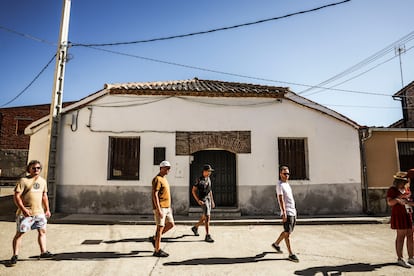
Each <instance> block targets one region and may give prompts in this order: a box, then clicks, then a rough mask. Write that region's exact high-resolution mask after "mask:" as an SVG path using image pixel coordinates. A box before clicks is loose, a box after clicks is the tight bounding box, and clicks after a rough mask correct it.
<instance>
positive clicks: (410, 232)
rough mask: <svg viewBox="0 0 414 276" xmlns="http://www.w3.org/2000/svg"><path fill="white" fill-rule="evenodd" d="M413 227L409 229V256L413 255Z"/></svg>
mask: <svg viewBox="0 0 414 276" xmlns="http://www.w3.org/2000/svg"><path fill="white" fill-rule="evenodd" d="M413 245H414V243H413V229H408V230H407V252H408V258H412V257H413V249H414V248H413Z"/></svg>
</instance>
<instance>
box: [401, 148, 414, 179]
mask: <svg viewBox="0 0 414 276" xmlns="http://www.w3.org/2000/svg"><path fill="white" fill-rule="evenodd" d="M398 161H399V162H400V170H401V171H405V172H406V171H408V170H409V169H412V168H414V142H412V141H411V142H410V141H398Z"/></svg>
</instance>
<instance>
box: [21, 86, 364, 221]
mask: <svg viewBox="0 0 414 276" xmlns="http://www.w3.org/2000/svg"><path fill="white" fill-rule="evenodd" d="M358 129H359V125H358V124H356V123H355V122H353V121H352V120H350V119H348V118H346V117H345V116H342V115H341V114H338V113H336V112H334V111H332V110H330V109H328V108H326V107H323V106H321V105H318V104H316V103H314V102H311V101H309V100H307V99H305V98H303V97H300V96H298V95H296V94H295V93H293V92H291V91H290V90H289V89H288V88H283V87H273V86H263V85H253V84H246V83H232V82H223V81H212V80H200V79H197V78H195V79H192V80H184V81H171V82H146V83H123V84H108V85H105V87H104V89H103V90H101V91H98V92H96V93H94V94H92V95H90V96H88V97H86V98H84V99H82V100H80V101H79V102H76V103H75V104H72V105H70V106H68V107H66V108H64V109H63V112H62V120H61V124H60V136H59V147H58V178H57V180H58V181H57V186H56V193H57V194H56V208H57V211H60V212H72V213H101V214H151V213H152V210H151V180H152V178H153V177H154V176H155V175H156V174H157V173H158V171H159V167H158V164H159V163H160V162H161V161H162V160H164V159H166V160H168V161H170V162H171V164H172V170H171V172H170V174H169V175H168V176H167V177H168V180H169V182H170V185H171V187H172V197H173V198H172V202H173V208H174V212H175V213H176V214H180V215H188V214H191V212H192V211H193V210H194V208H193V207H196V206H195V204H194V202H192V199H191V193H190V189H191V185H192V183H193V181H194V179H195V178H196V177H197V176H198V175H199V174H200V173H201V167H202V165H203V164H205V163H208V164H211V165H212V167H213V168H214V169H215V172H214V174H213V175H212V181H213V192H214V197H215V200H216V204H217V208H216V209H217V211H216V212H232V213H236V214H241V215H270V214H274V213H276V212H277V210H278V205H277V201H276V197H275V183H276V182H277V180H278V166H279V165H281V164H286V165H288V166H289V167H290V170H291V180H290V184H291V186H292V189H293V192H294V195H295V198H296V202H297V208H298V212H299V214H300V215H327V214H329V215H334V214H357V213H361V212H362V198H361V197H362V193H361V169H360V160H361V158H360V146H359V136H358ZM47 131H48V117H45V118H42V119H40V120H38V121H36V122H34V123H32V124H31V125H30V126H29V127H28V128H27V129H26V134H29V135H30V136H31V139H30V150H29V159H40V160H45V159H46V150H45V149H46V148H47V147H46V143H47ZM195 210H197V211H198V208H197V209H195Z"/></svg>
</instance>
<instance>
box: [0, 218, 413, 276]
mask: <svg viewBox="0 0 414 276" xmlns="http://www.w3.org/2000/svg"><path fill="white" fill-rule="evenodd" d="M281 230H282V227H281V226H280V225H236V226H213V227H212V237H213V238H214V239H215V242H214V243H211V244H210V243H206V242H204V241H203V234H204V229H200V231H199V232H200V234H201V236H199V237H196V236H193V235H192V232H191V230H190V225H177V226H176V227H175V228H174V229H173V230H171V231H170V232H169V233H167V234H166V235H165V238H164V239H163V243H162V248H163V250H164V251H166V252H168V253H170V256H169V257H168V258H155V257H153V256H152V252H153V247H152V245H151V243H150V242H149V240H148V237H149V236H150V235H152V234H153V232H154V226H152V225H73V224H72V225H70V224H50V225H48V249H49V250H50V251H51V252H52V253H55V254H56V255H55V256H54V257H53V258H51V259H48V260H43V259H42V260H39V259H38V258H37V256H38V255H39V248H38V245H37V233H36V231H32V232H29V233H27V234H26V236H25V237H24V239H23V246H22V249H21V253H20V256H19V258H20V261H19V262H18V263H17V265H16V266H14V267H9V266H8V260H9V259H10V257H11V254H12V251H11V240H12V238H13V235H14V231H15V223H14V222H4V221H3V222H0V244H1V251H0V260H1V261H0V275H19V276H23V275H31V276H32V275H36V276H40V275H76V276H82V275H238V276H239V275H414V268H412V269H406V268H402V267H399V266H397V265H396V264H395V262H396V257H395V253H394V240H395V233H394V231H393V230H391V229H390V228H389V224H360V225H353V224H350V225H298V226H297V228H296V229H295V232H294V234H293V236H292V247H293V249H294V251H295V253H296V254H297V256H298V257H299V259H300V262H299V263H294V262H291V261H289V260H288V259H287V257H288V256H287V254H286V253H282V254H277V253H276V252H275V251H274V250H273V249H272V247H271V246H270V245H271V243H272V242H273V241H274V240H275V239H276V237H277V236H278V234H279V232H280V231H281ZM282 250H284V251H285V252H286V248H285V245H284V244H282ZM405 252H406V251H405Z"/></svg>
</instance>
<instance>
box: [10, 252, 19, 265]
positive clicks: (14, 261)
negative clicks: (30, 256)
mask: <svg viewBox="0 0 414 276" xmlns="http://www.w3.org/2000/svg"><path fill="white" fill-rule="evenodd" d="M17 259H18V257H17V255H13V257H11V259H10V265H11V266H15V265H16V263H17Z"/></svg>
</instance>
